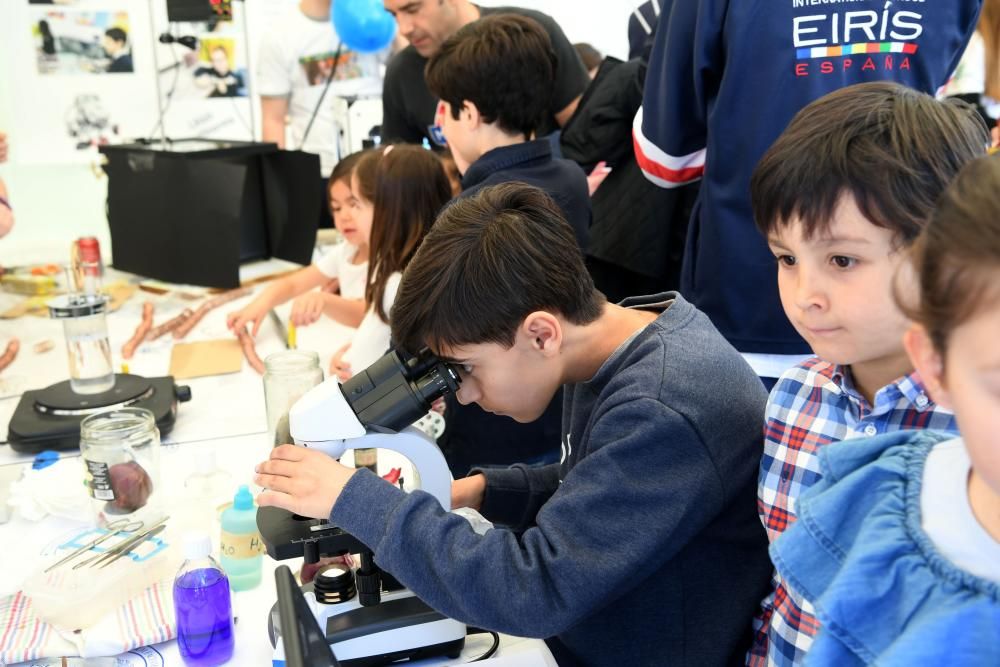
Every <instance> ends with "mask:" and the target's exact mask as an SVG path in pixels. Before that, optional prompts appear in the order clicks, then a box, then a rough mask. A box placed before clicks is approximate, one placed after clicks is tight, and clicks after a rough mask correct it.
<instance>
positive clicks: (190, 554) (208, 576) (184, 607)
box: [174, 533, 233, 667]
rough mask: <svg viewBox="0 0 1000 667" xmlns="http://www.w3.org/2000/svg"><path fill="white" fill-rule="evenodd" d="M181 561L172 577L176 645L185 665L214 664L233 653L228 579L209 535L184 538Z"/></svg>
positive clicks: (226, 660) (226, 658)
mask: <svg viewBox="0 0 1000 667" xmlns="http://www.w3.org/2000/svg"><path fill="white" fill-rule="evenodd" d="M184 558H185V561H184V564H183V565H181V569H180V571H179V572H178V573H177V577H176V578H175V579H174V611H175V612H176V614H177V646H178V648H179V649H180V654H181V659H182V660H183V661H184V664H185V665H187V667H215V666H216V665H221V664H223V663H225V662H228V661H229V659H230V658H232V657H233V605H232V599H231V597H230V593H229V579H228V578H227V577H226V573H225V572H224V571H223V569H222V567H221V566H220V565H219V563H218V562H216V560H215V559H214V558H212V538H211V537H209V536H208V534H206V533H192V534H190V535H187V536H186V537H185V538H184Z"/></svg>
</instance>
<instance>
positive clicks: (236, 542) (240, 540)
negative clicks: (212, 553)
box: [220, 530, 264, 558]
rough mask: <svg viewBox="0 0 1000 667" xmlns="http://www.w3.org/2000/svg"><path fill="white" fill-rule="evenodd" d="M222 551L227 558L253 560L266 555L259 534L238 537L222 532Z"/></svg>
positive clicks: (245, 534) (234, 534) (246, 534)
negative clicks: (255, 557)
mask: <svg viewBox="0 0 1000 667" xmlns="http://www.w3.org/2000/svg"><path fill="white" fill-rule="evenodd" d="M221 542H222V544H221V545H220V546H221V548H220V551H221V553H222V555H223V556H225V557H226V558H253V557H254V556H259V555H261V554H263V553H264V542H263V540H261V539H260V534H259V533H243V534H240V535H237V534H236V533H230V532H228V531H225V530H224V531H222V540H221Z"/></svg>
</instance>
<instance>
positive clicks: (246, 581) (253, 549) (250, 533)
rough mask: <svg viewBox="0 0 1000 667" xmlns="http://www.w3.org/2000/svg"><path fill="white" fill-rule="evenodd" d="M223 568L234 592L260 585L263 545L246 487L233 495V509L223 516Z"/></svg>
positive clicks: (223, 513)
mask: <svg viewBox="0 0 1000 667" xmlns="http://www.w3.org/2000/svg"><path fill="white" fill-rule="evenodd" d="M220 543H221V549H220V551H221V554H222V555H221V558H220V560H221V561H222V568H223V569H224V570H225V571H226V574H227V575H229V583H230V584H231V585H232V587H233V590H234V591H245V590H249V589H251V588H253V587H255V586H257V585H258V584H259V583H260V575H261V567H262V565H263V560H264V543H263V542H262V541H261V539H260V533H259V532H258V530H257V508H256V506H254V502H253V495H252V494H251V493H250V489H249V487H247V486H246V485H245V484H244V485H243V486H241V487H240V488H239V490H238V491H236V496H235V497H234V498H233V506H232V507H229V508H227V509H226V510H225V511H223V512H222V539H221V540H220Z"/></svg>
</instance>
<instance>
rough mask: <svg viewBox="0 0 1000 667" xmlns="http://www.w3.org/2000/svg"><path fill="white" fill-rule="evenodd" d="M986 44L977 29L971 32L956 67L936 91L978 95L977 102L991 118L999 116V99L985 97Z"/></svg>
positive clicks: (943, 95) (950, 93)
mask: <svg viewBox="0 0 1000 667" xmlns="http://www.w3.org/2000/svg"><path fill="white" fill-rule="evenodd" d="M985 92H986V45H985V43H984V42H983V36H982V35H980V34H979V31H976V32H974V33H972V37H971V38H969V44H968V46H966V47H965V53H963V54H962V59H961V60H959V62H958V67H956V68H955V72H954V73H953V74H952V75H951V78H950V79H948V83H946V84H944V86H943V87H942V88H941V90H940V91H939V93H938V96H939V97H948V96H950V95H979V96H980V97H979V103H980V104H981V105H982V106H983V108H984V109H985V110H986V113H987V114H989V116H990V117H991V118H1000V100H994V99H992V98H989V97H986V95H985Z"/></svg>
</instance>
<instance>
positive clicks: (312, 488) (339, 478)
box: [254, 445, 357, 519]
mask: <svg viewBox="0 0 1000 667" xmlns="http://www.w3.org/2000/svg"><path fill="white" fill-rule="evenodd" d="M255 470H256V473H257V474H256V475H254V483H255V484H257V485H259V486H262V487H264V491H262V492H261V494H260V495H259V496H258V497H257V504H258V505H260V506H261V507H280V508H282V509H286V510H288V511H290V512H295V513H296V514H300V515H302V516H308V517H313V518H315V519H326V518H328V517H329V516H330V512H331V510H333V506H334V504H335V503H336V502H337V498H339V497H340V492H341V491H343V490H344V486H346V484H347V482H348V480H350V479H351V475H353V474H354V473H356V472H357V470H356V469H354V468H348V467H347V466H345V465H341V464H340V463H339V462H337V461H335V460H334V459H332V458H330V457H329V456H327V455H326V454H324V453H322V452H320V451H317V450H315V449H309V448H307V447H296V446H295V445H281V446H280V447H275V448H274V449H273V450H271V458H270V459H268V460H267V461H264V462H262V463H259V464H257V467H256V468H255Z"/></svg>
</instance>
